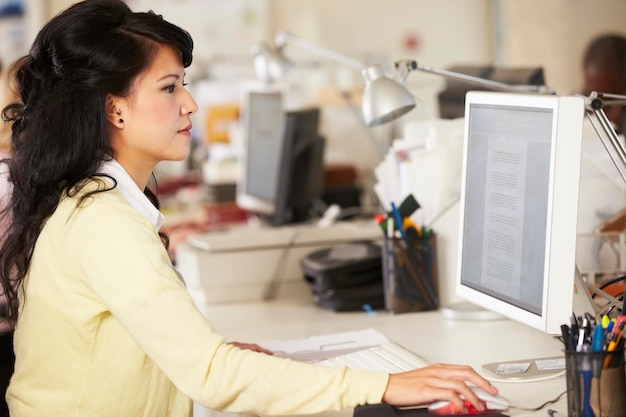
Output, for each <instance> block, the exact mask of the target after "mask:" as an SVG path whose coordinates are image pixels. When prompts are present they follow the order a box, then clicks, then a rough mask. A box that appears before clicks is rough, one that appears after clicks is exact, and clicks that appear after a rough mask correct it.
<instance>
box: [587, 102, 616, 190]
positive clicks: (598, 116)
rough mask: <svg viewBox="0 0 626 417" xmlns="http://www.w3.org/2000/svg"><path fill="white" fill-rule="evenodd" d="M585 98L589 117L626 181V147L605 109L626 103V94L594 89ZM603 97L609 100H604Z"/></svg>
mask: <svg viewBox="0 0 626 417" xmlns="http://www.w3.org/2000/svg"><path fill="white" fill-rule="evenodd" d="M584 98H585V109H586V110H587V113H586V115H587V118H588V119H589V121H590V122H591V125H592V126H593V128H594V130H595V131H596V134H597V135H598V137H599V138H600V140H601V141H602V144H603V145H604V148H605V149H606V151H607V153H608V154H609V156H610V157H611V160H612V161H613V164H614V165H615V168H617V171H618V172H619V174H620V176H621V177H622V179H623V180H624V182H625V183H626V149H624V145H623V144H622V143H621V142H620V140H619V136H618V135H617V132H616V131H615V129H614V128H613V125H612V124H611V121H610V120H609V118H608V117H607V116H606V113H605V112H604V109H603V107H604V106H619V105H624V104H626V96H621V95H617V94H607V93H597V92H595V91H594V92H592V93H591V94H589V96H588V97H584ZM602 98H605V99H609V100H607V101H603V100H602ZM607 142H608V143H607Z"/></svg>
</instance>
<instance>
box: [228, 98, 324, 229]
mask: <svg viewBox="0 0 626 417" xmlns="http://www.w3.org/2000/svg"><path fill="white" fill-rule="evenodd" d="M282 103H283V100H282V93H281V92H280V91H251V92H249V93H248V95H247V99H246V104H245V108H244V115H243V123H244V126H245V132H246V133H245V156H244V158H243V172H242V175H241V176H240V180H239V182H238V184H237V204H238V206H240V207H241V208H244V209H246V210H249V211H251V212H254V213H257V214H258V215H259V216H260V217H261V218H262V219H264V220H266V221H267V223H268V224H270V225H271V226H281V225H284V224H289V223H297V222H303V221H306V220H308V218H309V208H310V206H311V204H312V202H313V201H314V200H315V199H316V198H318V197H320V196H321V195H322V192H323V183H324V165H323V159H324V148H325V140H324V138H323V137H321V136H320V135H319V134H318V124H319V109H317V108H311V109H301V110H293V111H285V110H284V108H283V104H282Z"/></svg>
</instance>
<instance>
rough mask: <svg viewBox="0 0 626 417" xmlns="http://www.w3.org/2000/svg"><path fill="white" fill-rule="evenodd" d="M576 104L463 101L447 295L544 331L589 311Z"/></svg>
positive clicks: (483, 96)
mask: <svg viewBox="0 0 626 417" xmlns="http://www.w3.org/2000/svg"><path fill="white" fill-rule="evenodd" d="M583 117H584V103H583V99H582V98H579V97H559V96H554V95H539V94H537V95H535V94H514V93H496V92H477V91H471V92H469V93H468V94H467V97H466V107H465V143H464V151H463V169H462V184H461V202H460V213H461V215H460V239H459V252H458V256H459V262H458V272H457V282H456V292H457V294H458V295H459V296H461V297H463V298H465V299H466V300H468V301H470V302H472V303H474V304H477V305H479V306H481V307H483V308H485V309H488V310H492V311H495V312H497V313H500V314H502V315H504V316H506V317H509V318H511V319H514V320H517V321H520V322H522V323H524V324H526V325H528V326H531V327H533V328H536V329H539V330H541V331H543V332H546V333H549V334H560V332H561V325H563V324H568V323H569V322H570V318H571V316H572V313H574V312H575V313H576V314H577V315H583V314H584V313H585V312H593V306H592V302H591V298H590V297H589V294H588V292H587V290H586V287H585V286H584V284H583V283H582V281H577V278H576V276H577V274H576V260H575V254H576V227H577V207H578V189H579V177H580V161H581V146H582V125H583Z"/></svg>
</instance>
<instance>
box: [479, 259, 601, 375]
mask: <svg viewBox="0 0 626 417" xmlns="http://www.w3.org/2000/svg"><path fill="white" fill-rule="evenodd" d="M590 288H591V285H590V284H587V282H585V280H584V279H583V277H582V275H581V273H580V270H579V269H578V266H576V267H575V271H574V296H573V300H572V309H573V311H574V314H575V315H576V316H584V315H585V313H590V314H592V315H593V316H594V317H597V316H598V313H599V311H600V308H599V307H598V305H597V304H595V303H594V301H593V299H592V298H591V296H590V295H589V291H590ZM563 324H565V323H563ZM482 368H483V369H484V370H485V371H487V373H488V375H486V376H485V377H486V378H487V379H489V380H492V381H500V382H502V381H506V382H536V381H543V380H546V379H552V378H558V377H562V376H565V355H560V356H553V357H547V358H533V359H520V360H515V361H508V362H495V363H488V364H485V365H482Z"/></svg>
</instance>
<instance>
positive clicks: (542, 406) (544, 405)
mask: <svg viewBox="0 0 626 417" xmlns="http://www.w3.org/2000/svg"><path fill="white" fill-rule="evenodd" d="M566 394H567V391H563V392H562V393H560V394H559V395H558V396H557V397H556V398H555V399H553V400H549V401H546V402H545V403H543V404H541V405H540V406H538V407H535V408H526V407H517V406H514V405H512V406H510V407H509V408H515V409H516V410H522V411H539V410H541V409H543V408H545V407H546V406H548V405H551V404H554V403H556V402H559V401H561V399H562V398H563V397H564V396H565V395H566Z"/></svg>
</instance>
